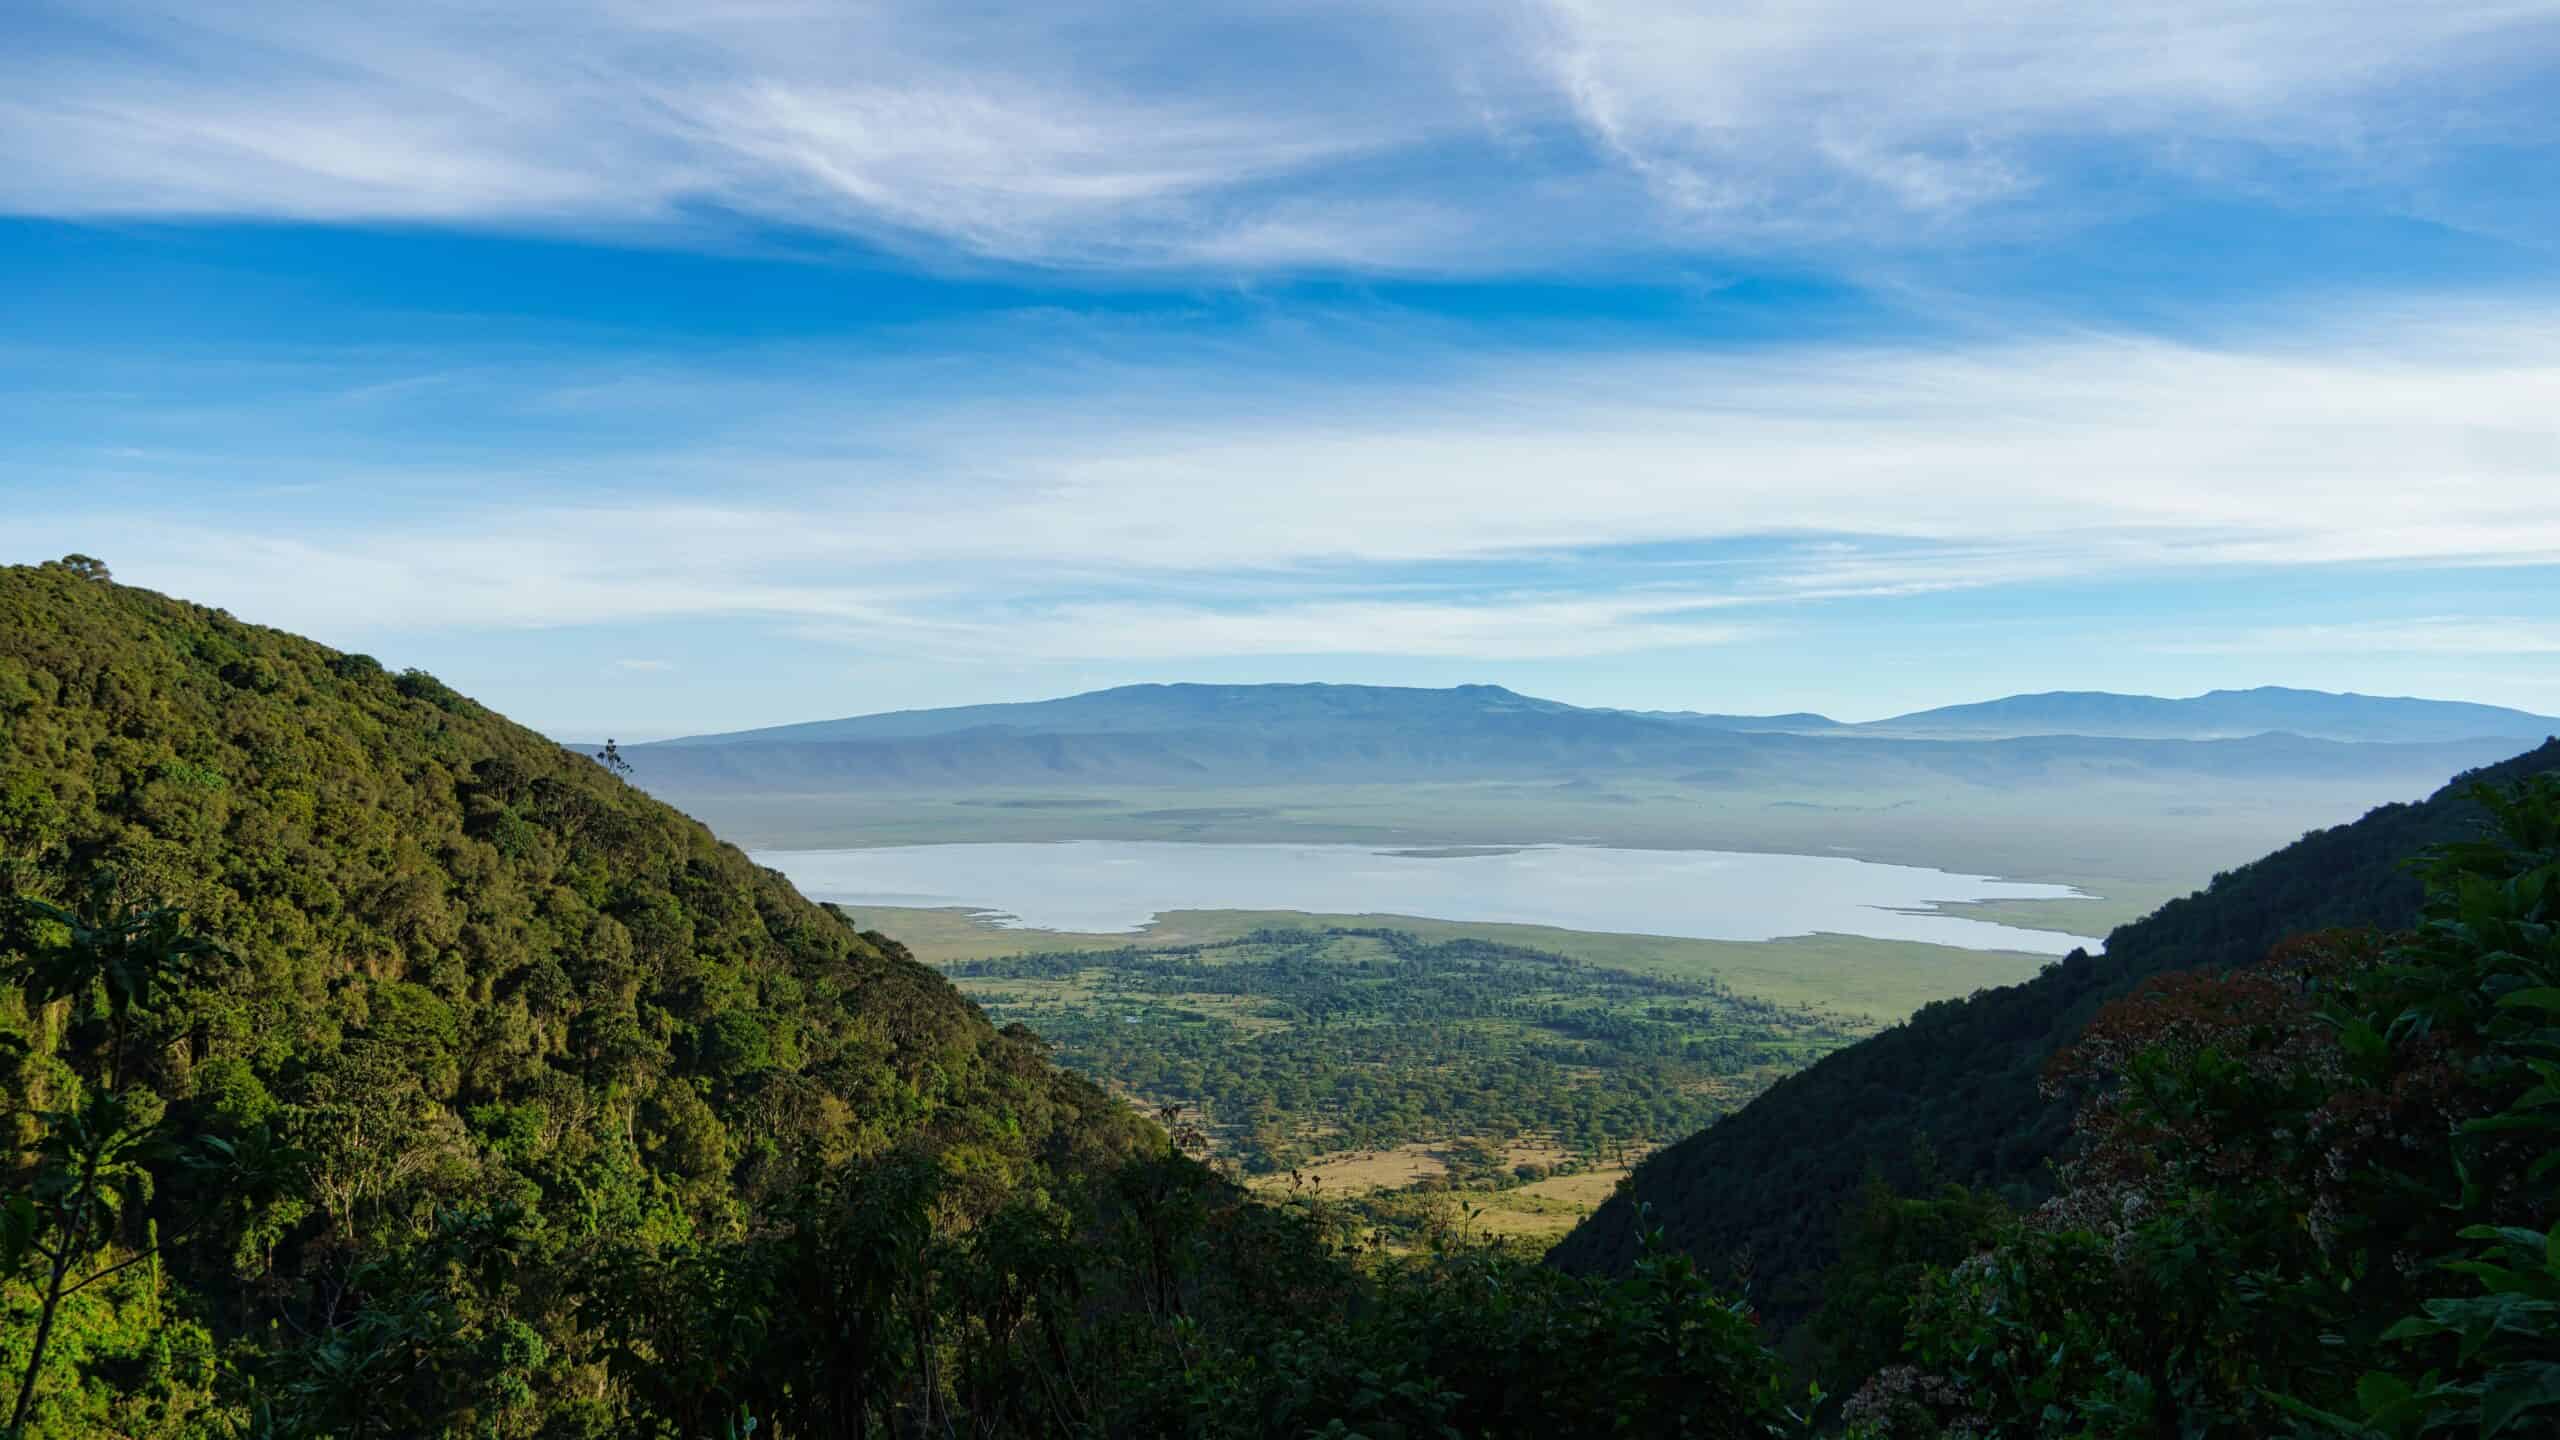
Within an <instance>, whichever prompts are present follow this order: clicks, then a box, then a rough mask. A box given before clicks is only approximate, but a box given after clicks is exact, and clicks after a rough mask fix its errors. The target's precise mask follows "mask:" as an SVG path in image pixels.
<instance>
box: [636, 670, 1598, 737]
mask: <svg viewBox="0 0 2560 1440" xmlns="http://www.w3.org/2000/svg"><path fill="white" fill-rule="evenodd" d="M1610 713H1614V712H1609V711H1593V710H1583V709H1581V708H1579V707H1577V706H1572V705H1567V704H1565V703H1563V702H1562V701H1557V700H1539V699H1535V698H1532V697H1530V696H1527V695H1521V694H1517V693H1514V692H1512V691H1509V690H1505V689H1503V688H1502V687H1501V686H1499V685H1460V686H1457V687H1455V688H1454V689H1447V690H1425V689H1417V688H1408V687H1403V686H1392V685H1320V684H1310V685H1122V686H1119V687H1116V688H1114V689H1110V690H1092V691H1087V692H1086V693H1084V694H1081V695H1069V696H1065V697H1063V698H1061V699H1057V700H1030V701H1023V702H1020V703H1017V704H1009V705H961V706H955V707H952V708H950V709H944V710H892V711H889V712H887V713H886V714H880V715H855V716H852V717H850V718H847V719H843V720H813V721H809V722H807V723H805V724H799V725H776V726H773V727H771V728H769V729H763V730H738V731H733V732H730V733H728V734H725V735H694V736H688V737H686V738H684V739H681V740H667V741H660V742H658V743H659V744H662V745H770V744H809V743H813V742H826V741H835V740H890V739H911V738H914V737H916V736H922V735H953V734H960V733H963V732H967V731H973V730H987V731H1001V732H1006V733H1011V734H1026V735H1029V734H1037V735H1153V734H1163V733H1166V732H1170V731H1184V730H1221V731H1229V732H1235V733H1244V734H1261V735H1284V734H1285V735H1314V734H1318V733H1324V732H1341V731H1346V730H1350V731H1374V730H1377V729H1380V728H1386V729H1405V728H1409V727H1418V726H1447V725H1462V726H1463V725H1474V724H1478V723H1482V722H1486V721H1492V722H1495V723H1501V722H1504V721H1507V720H1510V719H1513V718H1516V717H1521V716H1535V715H1602V714H1610Z"/></svg>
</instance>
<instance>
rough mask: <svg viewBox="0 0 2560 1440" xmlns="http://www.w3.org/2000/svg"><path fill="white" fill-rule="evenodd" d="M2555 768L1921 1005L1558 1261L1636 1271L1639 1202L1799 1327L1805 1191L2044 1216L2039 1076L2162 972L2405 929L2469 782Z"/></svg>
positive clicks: (1700, 1153)
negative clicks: (1949, 1199)
mask: <svg viewBox="0 0 2560 1440" xmlns="http://www.w3.org/2000/svg"><path fill="white" fill-rule="evenodd" d="M2553 770H2560V742H2551V743H2546V744H2544V745H2543V746H2541V747H2540V748H2538V749H2536V750H2533V751H2531V752H2529V753H2527V754H2524V755H2520V756H2517V757H2516V758H2514V759H2512V760H2509V761H2506V762H2504V763H2502V764H2499V765H2496V766H2492V767H2490V768H2488V769H2486V770H2482V771H2478V772H2475V773H2473V774H2471V775H2467V776H2465V777H2463V778H2461V779H2459V780H2456V781H2455V782H2453V783H2452V784H2450V785H2447V786H2446V787H2445V788H2444V789H2442V790H2440V791H2439V792H2437V793H2436V794H2435V795H2434V796H2432V797H2430V798H2429V799H2427V800H2425V801H2423V802H2420V803H2417V804H2412V805H2386V806H2383V807H2381V808H2380V809H2377V810H2375V811H2373V812H2372V813H2370V814H2368V815H2366V816H2365V817H2364V818H2362V819H2360V820H2357V821H2355V822H2354V823H2352V824H2348V825H2341V826H2337V827H2335V828H2333V829H2328V830H2323V831H2318V832H2315V833H2313V834H2309V835H2306V836H2304V837H2303V838H2302V839H2301V840H2300V841H2298V842H2296V843H2295V844H2292V845H2289V846H2287V847H2285V848H2284V849H2282V850H2279V851H2277V852H2276V853H2274V854H2272V855H2269V856H2267V857H2265V858H2264V859H2261V860H2258V861H2256V862H2254V863H2252V864H2249V865H2245V866H2242V867H2240V868H2238V869H2236V870H2233V871H2230V872H2228V873H2226V874H2223V875H2219V876H2217V877H2215V879H2214V881H2213V883H2212V885H2211V886H2210V887H2208V888H2207V889H2205V890H2203V891H2201V892H2199V893H2197V894H2195V895H2192V896H2189V897H2187V898H2185V899H2182V900H2176V901H2172V902H2170V903H2169V904H2167V905H2164V906H2162V907H2161V908H2160V909H2159V910H2158V911H2157V912H2155V913H2153V914H2152V915H2150V916H2148V917H2146V918H2144V919H2142V920H2139V921H2136V922H2134V923H2132V924H2129V925H2124V926H2120V927H2118V928H2117V930H2116V931H2115V932H2114V933H2113V934H2112V935H2110V936H2108V937H2107V946H2106V950H2105V953H2103V954H2100V955H2095V956H2092V955H2086V954H2080V953H2074V954H2073V955H2072V956H2070V957H2069V958H2067V959H2065V960H2063V961H2062V962H2060V963H2059V964H2056V965H2053V966H2050V967H2048V968H2047V969H2046V970H2045V972H2044V973H2043V974H2042V975H2040V976H2038V977H2037V978H2035V979H2033V980H2030V981H2027V982H2026V983H2024V984H2021V985H2013V986H2006V987H2002V988H1999V989H1995V990H1986V991H1982V992H1980V993H1978V994H1975V995H1973V996H1971V997H1969V998H1966V999H1962V1000H1950V1001H1944V1002H1941V1003H1939V1004H1935V1005H1930V1006H1927V1007H1924V1008H1923V1009H1922V1010H1920V1011H1919V1013H1917V1014H1915V1015H1913V1016H1912V1017H1911V1019H1910V1020H1909V1021H1908V1022H1906V1023H1904V1024H1902V1025H1898V1026H1895V1027H1893V1028H1892V1029H1889V1030H1886V1031H1884V1032H1883V1033H1881V1034H1878V1035H1874V1036H1871V1037H1869V1038H1867V1039H1865V1040H1862V1041H1860V1042H1858V1043H1857V1044H1854V1045H1851V1046H1848V1047H1847V1048H1845V1049H1842V1050H1840V1051H1838V1052H1836V1053H1834V1054H1832V1055H1830V1056H1828V1057H1826V1058H1825V1059H1823V1060H1821V1061H1819V1062H1817V1063H1815V1064H1813V1065H1811V1066H1809V1067H1807V1068H1806V1069H1805V1070H1804V1071H1803V1072H1801V1073H1799V1074H1796V1075H1793V1076H1790V1077H1788V1078H1787V1079H1785V1080H1782V1081H1780V1082H1779V1083H1777V1084H1776V1085H1775V1086H1773V1087H1771V1088H1770V1090H1769V1091H1768V1093H1766V1094H1764V1095H1762V1096H1761V1097H1759V1098H1758V1099H1757V1100H1754V1101H1753V1102H1752V1103H1751V1104H1750V1105H1748V1106H1745V1107H1744V1108H1743V1109H1741V1110H1740V1111H1738V1112H1736V1113H1735V1114H1733V1115H1730V1116H1728V1117H1726V1118H1725V1119H1723V1120H1721V1121H1719V1122H1717V1123H1716V1124H1714V1125H1712V1126H1710V1127H1708V1128H1707V1129H1705V1130H1703V1131H1701V1132H1699V1133H1698V1134H1697V1135H1695V1136H1692V1137H1691V1138H1690V1139H1688V1140H1687V1141H1684V1142H1683V1143H1681V1144H1679V1145H1675V1146H1672V1147H1671V1148H1669V1149H1667V1150H1665V1151H1662V1152H1660V1153H1658V1154H1656V1155H1655V1156H1653V1157H1652V1158H1651V1159H1649V1160H1648V1161H1647V1162H1646V1163H1645V1164H1644V1165H1643V1166H1641V1167H1640V1168H1639V1169H1638V1171H1637V1173H1636V1176H1635V1180H1634V1183H1633V1184H1632V1185H1631V1186H1630V1187H1629V1188H1628V1189H1627V1191H1626V1192H1625V1193H1623V1194H1622V1195H1621V1196H1620V1197H1619V1198H1617V1199H1614V1200H1612V1201H1611V1202H1610V1203H1608V1204H1607V1205H1604V1206H1603V1207H1602V1208H1601V1209H1600V1210H1599V1211H1598V1212H1597V1213H1596V1214H1594V1215H1593V1216H1592V1217H1591V1219H1590V1220H1588V1221H1586V1222H1585V1223H1584V1224H1583V1226H1582V1227H1581V1228H1580V1229H1578V1230H1576V1231H1575V1232H1574V1233H1573V1234H1572V1235H1571V1236H1569V1237H1568V1238H1567V1239H1566V1240H1565V1241H1564V1242H1563V1243H1562V1244H1560V1245H1559V1246H1558V1247H1557V1248H1556V1250H1555V1252H1554V1255H1553V1257H1552V1258H1553V1259H1554V1260H1555V1261H1556V1262H1557V1263H1559V1264H1561V1265H1564V1266H1566V1267H1567V1268H1570V1269H1575V1270H1589V1271H1606V1270H1610V1269H1613V1268H1623V1267H1624V1266H1626V1265H1629V1264H1631V1263H1633V1261H1634V1260H1635V1258H1636V1256H1637V1254H1638V1253H1639V1246H1638V1238H1639V1233H1640V1230H1641V1229H1642V1224H1643V1222H1641V1221H1640V1220H1639V1218H1638V1216H1639V1208H1640V1207H1650V1211H1649V1213H1650V1214H1651V1215H1652V1216H1654V1217H1655V1218H1656V1220H1657V1221H1658V1223H1659V1224H1660V1225H1661V1226H1662V1227H1663V1229H1664V1230H1665V1231H1666V1233H1667V1234H1668V1235H1669V1236H1670V1238H1671V1239H1672V1241H1673V1242H1674V1243H1676V1244H1678V1245H1680V1246H1682V1247H1684V1248H1685V1249H1687V1250H1688V1251H1690V1252H1691V1253H1692V1254H1695V1255H1697V1256H1699V1257H1700V1258H1702V1259H1703V1260H1707V1261H1709V1262H1711V1263H1715V1264H1719V1265H1729V1264H1733V1263H1736V1262H1738V1261H1747V1262H1748V1264H1749V1265H1750V1267H1751V1270H1752V1273H1753V1274H1754V1276H1755V1277H1756V1286H1757V1290H1758V1293H1759V1297H1760V1300H1761V1303H1762V1305H1763V1307H1764V1309H1765V1310H1767V1311H1768V1312H1769V1313H1771V1314H1772V1315H1773V1316H1775V1317H1777V1318H1779V1319H1781V1320H1792V1319H1794V1318H1796V1317H1799V1316H1801V1315H1802V1314H1804V1313H1805V1311H1806V1310H1807V1309H1809V1308H1810V1306H1811V1304H1812V1303H1813V1301H1814V1298H1815V1296H1814V1294H1813V1291H1812V1282H1813V1279H1814V1277H1815V1275H1816V1273H1817V1272H1818V1271H1819V1270H1820V1269H1821V1268H1822V1267H1823V1266H1824V1265H1827V1264H1828V1263H1830V1262H1831V1260H1832V1259H1833V1258H1835V1255H1836V1247H1835V1237H1836V1234H1837V1230H1836V1224H1835V1217H1834V1214H1833V1207H1832V1205H1831V1204H1829V1203H1824V1204H1819V1205H1817V1204H1808V1203H1807V1197H1811V1196H1823V1197H1838V1196H1848V1195H1853V1194H1856V1193H1857V1192H1858V1189H1859V1187H1860V1185H1861V1184H1862V1183H1863V1182H1864V1180H1865V1179H1866V1178H1867V1177H1868V1176H1869V1175H1871V1174H1873V1175H1879V1176H1881V1177H1883V1178H1884V1179H1885V1180H1887V1181H1888V1182H1889V1183H1890V1184H1891V1185H1893V1186H1894V1187H1895V1188H1897V1189H1904V1190H1909V1189H1915V1188H1918V1187H1921V1186H1923V1185H1925V1184H1928V1183H1934V1182H1936V1181H1938V1180H1954V1181H1957V1182H1960V1183H1963V1184H1967V1185H1974V1186H1982V1187H1987V1188H1989V1189H1992V1190H1994V1191H1997V1192H1999V1193H2001V1194H2003V1195H2005V1196H2007V1197H2008V1198H2009V1199H2010V1200H2011V1201H2012V1202H2013V1203H2016V1204H2021V1205H2024V1204H2032V1203H2034V1202H2035V1201H2036V1200H2037V1199H2039V1198H2041V1197H2042V1196H2043V1195H2044V1194H2046V1193H2048V1192H2049V1191H2050V1188H2051V1184H2052V1181H2051V1177H2050V1174H2049V1166H2050V1163H2051V1162H2052V1160H2053V1159H2054V1158H2055V1157H2056V1156H2057V1155H2059V1154H2060V1153H2062V1150H2063V1147H2064V1144H2065V1142H2066V1140H2067V1139H2068V1138H2069V1135H2070V1125H2071V1114H2072V1106H2071V1102H2070V1100H2069V1099H2068V1098H2063V1097H2054V1096H2048V1095H2046V1094H2045V1093H2043V1092H2042V1090H2041V1089H2040V1087H2039V1076H2040V1074H2041V1072H2042V1070H2043V1067H2044V1066H2045V1064H2046V1062H2047V1061H2048V1060H2049V1059H2050V1058H2051V1057H2052V1056H2053V1055H2054V1054H2056V1053H2057V1052H2059V1051H2060V1050H2061V1049H2062V1048H2063V1047H2064V1046H2065V1045H2067V1044H2068V1043H2069V1042H2070V1041H2071V1039H2072V1038H2073V1037H2074V1036H2076V1035H2078V1034H2079V1033H2080V1031H2081V1030H2082V1029H2083V1028H2084V1027H2085V1026H2087V1025H2088V1023H2089V1022H2090V1020H2091V1019H2092V1017H2094V1016H2095V1015H2096V1013H2097V1011H2098V1009H2099V1007H2100V1006H2102V1005H2103V1004H2105V1003H2106V1002H2107V1001H2109V1000H2112V999H2116V998H2118V997H2120V996H2123V995H2125V994H2127V993H2129V992H2130V991H2132V990H2133V989H2134V988H2135V987H2136V986H2137V985H2138V984H2140V983H2141V982H2143V981H2145V980H2147V979H2149V978H2150V977H2152V976H2155V975H2159V974H2163V973H2166V972H2170V971H2178V970H2194V969H2208V970H2210V969H2227V968H2230V967H2233V966H2238V965H2245V964H2249V963H2252V962H2254V961H2255V960H2257V959H2258V958H2260V957H2261V956H2263V955H2265V954H2266V953H2267V952H2268V950H2269V949H2270V948H2271V947H2272V946H2274V945H2275V944H2276V943H2277V942H2278V941H2280V940H2282V939H2284V938H2285V937H2286V936H2288V935H2293V934H2297V933H2301V932H2305V931H2313V930H2322V929H2330V928H2335V927H2339V926H2357V925H2364V926H2375V927H2380V928H2385V929H2389V928H2396V927H2399V926H2403V925H2407V924H2408V923H2410V922H2411V921H2412V920H2414V919H2415V918H2416V916H2417V914H2418V907H2419V903H2420V900H2421V898H2422V888H2421V886H2420V884H2419V881H2418V878H2417V876H2416V875H2415V874H2414V873H2412V872H2411V871H2410V870H2409V869H2408V868H2407V863H2406V862H2407V861H2408V859H2409V857H2411V856H2413V855H2415V854H2417V853H2418V852H2419V851H2420V850H2422V849H2424V848H2425V847H2426V846H2429V845H2433V844H2440V843H2445V842H2450V841H2456V840H2465V839H2470V838H2473V837H2474V836H2476V835H2477V834H2478V833H2479V832H2480V829H2481V827H2482V824H2483V816H2482V812H2481V810H2480V808H2479V806H2478V804H2477V803H2476V802H2475V801H2474V800H2473V799H2472V798H2471V793H2470V792H2471V789H2472V787H2474V786H2475V785H2479V784H2483V783H2487V784H2496V785H2504V784H2512V783H2515V782H2517V781H2520V780H2522V779H2524V778H2526V777H2528V776H2531V775H2535V774H2539V773H2544V772H2548V771H2553ZM2093 823H2102V822H2093Z"/></svg>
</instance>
